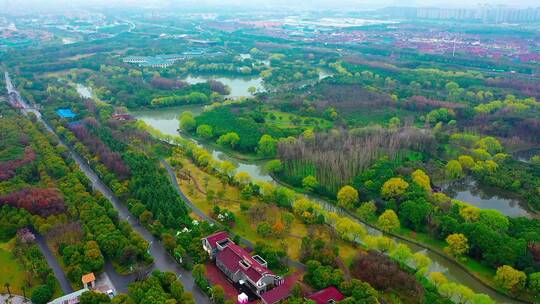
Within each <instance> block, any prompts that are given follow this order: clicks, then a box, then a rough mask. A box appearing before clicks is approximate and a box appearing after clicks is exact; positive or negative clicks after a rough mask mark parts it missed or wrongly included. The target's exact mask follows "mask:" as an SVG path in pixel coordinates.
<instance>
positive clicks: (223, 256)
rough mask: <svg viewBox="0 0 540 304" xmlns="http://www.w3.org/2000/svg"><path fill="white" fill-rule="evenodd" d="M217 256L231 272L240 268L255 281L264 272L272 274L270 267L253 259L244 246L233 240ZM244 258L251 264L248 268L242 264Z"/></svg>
mask: <svg viewBox="0 0 540 304" xmlns="http://www.w3.org/2000/svg"><path fill="white" fill-rule="evenodd" d="M216 257H217V259H219V260H220V261H221V262H222V263H223V265H225V267H227V269H229V270H230V271H231V272H233V273H234V272H236V271H237V270H240V271H242V272H243V273H245V274H246V276H247V277H249V278H250V279H251V280H252V281H253V282H257V281H259V279H260V278H261V277H262V276H263V275H264V274H272V272H271V271H270V270H268V268H266V267H264V266H262V265H261V264H260V263H259V262H257V261H256V260H255V259H253V258H252V257H251V256H250V255H249V253H248V252H247V251H246V250H245V249H244V248H242V247H240V246H238V245H236V244H235V243H232V242H231V243H229V244H228V245H227V247H225V248H224V249H223V250H222V251H220V252H218V253H217V255H216ZM242 260H244V261H245V262H247V263H248V264H249V265H250V267H249V268H248V269H247V270H245V269H244V268H243V267H242V266H240V261H242Z"/></svg>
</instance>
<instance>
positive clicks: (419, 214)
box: [399, 199, 433, 231]
mask: <svg viewBox="0 0 540 304" xmlns="http://www.w3.org/2000/svg"><path fill="white" fill-rule="evenodd" d="M432 209H433V207H432V205H431V204H430V203H428V202H426V201H425V200H424V199H419V200H417V201H411V200H409V201H406V202H404V203H402V204H401V205H400V206H399V217H400V219H401V223H402V224H403V226H406V227H409V228H411V229H413V230H415V231H424V227H425V225H426V223H427V217H428V215H429V214H430V213H431V210H432Z"/></svg>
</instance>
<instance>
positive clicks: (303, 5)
mask: <svg viewBox="0 0 540 304" xmlns="http://www.w3.org/2000/svg"><path fill="white" fill-rule="evenodd" d="M485 4H488V5H504V6H506V7H512V8H526V7H539V6H540V4H539V3H538V1H537V0H515V1H511V2H509V1H507V0H484V1H466V0H454V1H452V2H451V3H449V2H448V1H446V0H380V1H373V0H338V1H330V0H310V1H307V0H299V1H295V2H294V3H291V1H288V0H252V1H246V0H92V1H85V0H51V1H42V0H0V8H2V10H3V11H7V12H11V11H16V12H19V13H20V12H26V11H28V12H40V11H43V12H51V11H62V10H69V9H77V8H111V7H114V8H147V7H148V8H167V7H173V8H186V9H199V8H201V9H208V8H212V7H216V8H222V7H227V6H230V7H231V8H242V7H244V8H264V7H292V8H300V9H337V10H339V9H358V10H362V9H377V8H382V7H386V6H415V7H426V6H430V7H442V8H477V7H479V6H481V5H485Z"/></svg>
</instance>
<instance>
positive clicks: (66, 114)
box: [56, 109, 77, 118]
mask: <svg viewBox="0 0 540 304" xmlns="http://www.w3.org/2000/svg"><path fill="white" fill-rule="evenodd" d="M56 113H57V114H58V115H60V117H62V118H73V117H75V116H77V115H76V114H75V113H73V111H71V109H58V110H56Z"/></svg>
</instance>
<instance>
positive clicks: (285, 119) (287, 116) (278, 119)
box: [266, 110, 333, 129]
mask: <svg viewBox="0 0 540 304" xmlns="http://www.w3.org/2000/svg"><path fill="white" fill-rule="evenodd" d="M272 118H273V119H272ZM295 120H296V121H297V123H295ZM266 123H267V124H269V125H273V126H275V127H278V128H298V127H308V128H309V127H314V126H315V124H316V125H317V126H318V127H319V128H321V129H330V128H332V126H333V123H332V122H331V121H329V120H326V119H322V118H314V117H309V118H308V117H304V116H299V115H296V114H292V113H285V112H280V111H275V110H272V111H269V112H268V113H267V115H266ZM314 123H315V124H314Z"/></svg>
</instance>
